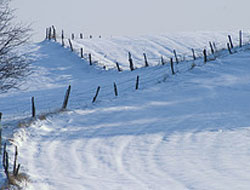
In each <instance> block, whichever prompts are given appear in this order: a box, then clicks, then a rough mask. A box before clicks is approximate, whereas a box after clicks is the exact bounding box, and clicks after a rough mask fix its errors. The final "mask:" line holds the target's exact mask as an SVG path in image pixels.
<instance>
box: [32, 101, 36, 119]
mask: <svg viewBox="0 0 250 190" xmlns="http://www.w3.org/2000/svg"><path fill="white" fill-rule="evenodd" d="M31 104H32V117H33V118H34V117H36V107H35V98H34V97H32V98H31Z"/></svg>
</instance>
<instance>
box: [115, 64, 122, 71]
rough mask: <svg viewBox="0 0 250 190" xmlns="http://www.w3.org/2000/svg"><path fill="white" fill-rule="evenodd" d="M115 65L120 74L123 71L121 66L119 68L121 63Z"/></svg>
mask: <svg viewBox="0 0 250 190" xmlns="http://www.w3.org/2000/svg"><path fill="white" fill-rule="evenodd" d="M115 64H116V67H117V70H118V72H121V71H122V70H121V68H120V66H119V63H118V62H116V63H115Z"/></svg>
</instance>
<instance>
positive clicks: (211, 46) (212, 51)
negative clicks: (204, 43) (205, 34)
mask: <svg viewBox="0 0 250 190" xmlns="http://www.w3.org/2000/svg"><path fill="white" fill-rule="evenodd" d="M209 45H210V48H211V53H212V54H214V48H213V45H212V43H211V42H209Z"/></svg>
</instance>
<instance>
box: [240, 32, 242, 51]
mask: <svg viewBox="0 0 250 190" xmlns="http://www.w3.org/2000/svg"><path fill="white" fill-rule="evenodd" d="M239 38H240V39H239V41H240V42H239V43H240V47H242V31H241V30H240V32H239Z"/></svg>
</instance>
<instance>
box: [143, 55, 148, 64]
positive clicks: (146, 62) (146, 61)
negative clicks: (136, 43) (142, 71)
mask: <svg viewBox="0 0 250 190" xmlns="http://www.w3.org/2000/svg"><path fill="white" fill-rule="evenodd" d="M143 57H144V62H145V67H148V59H147V55H146V53H143Z"/></svg>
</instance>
